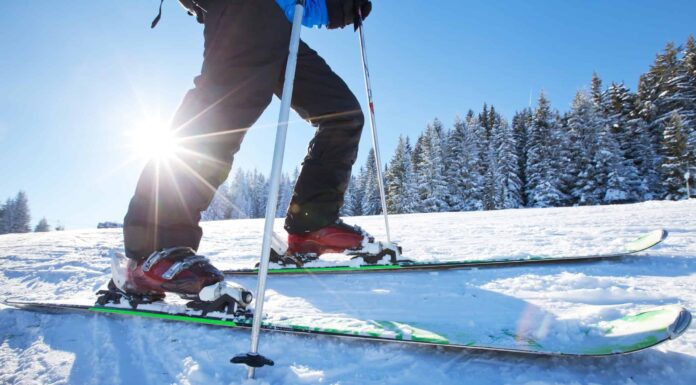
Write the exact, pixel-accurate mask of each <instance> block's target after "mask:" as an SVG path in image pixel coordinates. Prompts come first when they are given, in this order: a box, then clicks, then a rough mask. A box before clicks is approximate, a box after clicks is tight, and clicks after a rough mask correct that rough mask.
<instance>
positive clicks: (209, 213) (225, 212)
mask: <svg viewBox="0 0 696 385" xmlns="http://www.w3.org/2000/svg"><path fill="white" fill-rule="evenodd" d="M229 189H230V185H229V183H228V182H225V183H223V184H222V185H220V187H218V190H217V191H216V192H215V196H214V197H213V200H212V201H211V202H210V205H208V208H207V209H206V210H205V211H203V212H202V213H201V220H204V221H219V220H223V219H228V218H229V215H230V209H231V207H230V201H229V198H228V197H229Z"/></svg>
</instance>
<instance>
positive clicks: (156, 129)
mask: <svg viewBox="0 0 696 385" xmlns="http://www.w3.org/2000/svg"><path fill="white" fill-rule="evenodd" d="M128 136H129V137H130V147H131V149H132V151H133V153H134V155H135V156H137V157H138V158H141V159H154V160H167V159H170V158H171V157H173V156H174V155H175V154H176V152H177V151H178V150H179V140H178V139H177V137H176V135H175V134H174V131H172V130H171V129H170V127H169V124H168V123H166V122H164V121H160V120H157V119H147V120H143V121H141V122H139V123H138V124H136V125H135V127H134V128H133V130H132V131H130V132H129V134H128Z"/></svg>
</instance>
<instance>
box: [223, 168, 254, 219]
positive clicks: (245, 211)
mask: <svg viewBox="0 0 696 385" xmlns="http://www.w3.org/2000/svg"><path fill="white" fill-rule="evenodd" d="M229 201H230V203H231V213H230V218H231V219H243V218H251V209H252V208H251V207H252V206H251V205H252V202H251V198H250V194H249V185H248V180H247V173H245V172H244V171H243V170H241V169H238V170H237V172H236V173H235V174H234V178H233V181H232V184H231V186H230V189H229Z"/></svg>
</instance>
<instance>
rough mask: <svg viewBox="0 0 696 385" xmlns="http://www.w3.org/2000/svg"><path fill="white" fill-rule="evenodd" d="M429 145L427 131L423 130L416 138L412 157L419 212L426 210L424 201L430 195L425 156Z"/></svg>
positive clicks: (417, 210)
mask: <svg viewBox="0 0 696 385" xmlns="http://www.w3.org/2000/svg"><path fill="white" fill-rule="evenodd" d="M428 146H430V141H429V140H428V138H427V136H426V135H425V133H424V132H421V133H420V135H418V140H416V145H415V146H414V147H413V155H412V157H411V164H412V165H413V173H414V177H415V186H416V212H419V213H422V212H425V209H424V208H423V201H425V199H426V198H427V197H428V195H430V191H429V184H428V179H429V175H428V172H429V170H428V167H427V160H426V158H425V157H426V155H425V154H426V147H428Z"/></svg>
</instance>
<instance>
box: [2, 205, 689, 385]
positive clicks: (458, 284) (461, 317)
mask: <svg viewBox="0 0 696 385" xmlns="http://www.w3.org/2000/svg"><path fill="white" fill-rule="evenodd" d="M390 219H391V221H390V222H391V223H392V226H393V229H392V233H393V234H394V235H395V238H396V240H397V241H399V242H400V244H401V245H402V246H403V248H404V250H405V255H406V256H407V257H408V258H410V259H414V260H419V261H447V260H460V259H486V258H494V257H511V256H542V255H559V254H561V255H569V256H570V255H585V254H592V253H600V252H607V251H612V250H614V249H616V248H617V247H620V245H622V244H623V243H624V242H626V241H629V240H632V239H633V238H635V237H636V236H639V235H641V234H643V233H645V232H647V231H650V230H653V229H656V228H661V227H662V228H666V229H668V230H669V231H670V235H669V237H668V238H667V240H666V241H665V243H664V244H662V245H660V246H658V247H656V248H654V249H651V250H649V251H647V252H643V253H640V254H639V255H638V256H633V257H627V258H623V259H620V260H612V261H604V262H594V263H574V264H562V265H544V266H521V267H508V268H495V269H471V270H452V271H438V272H406V273H396V274H395V273H372V274H356V275H333V276H312V275H307V276H271V277H270V278H269V280H268V288H269V291H268V294H269V297H268V302H267V304H266V307H265V310H266V311H267V312H268V313H269V314H271V315H272V314H273V313H274V312H278V311H281V310H282V311H284V312H296V313H300V312H304V313H303V314H307V315H311V314H319V313H331V314H341V315H346V316H350V317H355V318H358V319H365V320H369V319H375V320H394V321H402V322H406V323H410V324H414V326H417V327H422V328H424V329H428V328H429V326H433V325H437V327H438V330H449V331H450V332H452V333H456V330H457V328H458V326H460V325H463V326H466V327H467V328H470V327H477V328H478V329H479V330H481V333H482V334H483V335H485V332H486V331H487V330H490V331H493V330H498V329H500V328H505V327H509V326H510V325H513V326H514V327H516V328H517V330H518V331H519V330H523V331H525V332H528V333H530V334H531V335H535V333H536V334H538V333H551V334H552V335H553V336H554V338H556V339H558V340H559V341H566V342H570V343H572V340H573V336H574V333H575V332H578V331H579V330H582V328H583V325H586V324H589V323H594V322H597V321H599V320H601V319H606V318H616V317H619V316H622V315H625V314H627V313H631V312H634V311H636V310H641V309H644V308H649V307H653V306H658V305H664V304H673V303H674V304H681V305H682V306H684V307H686V308H687V309H690V310H691V311H695V310H696V291H695V290H694V287H696V241H695V239H694V237H695V236H696V201H689V202H646V203H640V204H635V205H618V206H601V207H599V206H597V207H582V208H559V209H521V210H503V211H493V212H469V213H442V214H411V215H395V216H392V217H390ZM347 222H348V223H356V224H359V225H361V226H362V227H363V228H365V229H366V230H367V231H369V232H370V233H372V234H373V235H375V236H376V237H377V238H378V239H384V230H383V222H382V218H381V217H361V218H348V219H347ZM203 227H204V231H205V237H204V239H203V243H202V244H201V248H200V252H201V253H202V254H205V255H207V256H208V257H210V258H211V259H212V260H213V261H214V262H215V263H216V265H217V266H218V267H219V268H222V269H231V268H240V267H252V266H253V264H254V263H255V262H256V261H257V260H258V254H259V251H260V248H261V234H262V227H263V220H259V219H254V220H237V221H224V222H212V223H205V224H204V225H203ZM276 228H277V230H278V231H281V230H282V221H281V220H279V221H278V222H277V223H276ZM112 249H116V250H121V249H122V240H121V231H120V230H117V229H116V230H89V231H67V232H61V233H57V232H53V233H42V234H22V235H15V234H11V235H3V236H0V299H6V298H26V299H47V300H57V299H63V300H68V299H75V298H93V293H94V291H96V290H97V289H98V288H99V287H101V286H102V285H104V284H105V283H106V282H107V281H108V279H109V275H110V265H109V260H108V257H107V255H108V252H109V250H112ZM238 281H239V282H240V283H242V284H243V285H245V286H247V287H249V288H251V289H255V288H256V278H255V277H248V276H247V277H238ZM548 325H552V327H546V326H548ZM0 338H1V339H0V384H109V385H110V384H169V383H176V384H206V385H213V384H245V385H251V384H254V385H256V384H341V385H346V384H424V383H427V384H454V383H471V384H524V385H550V384H617V385H619V384H620V385H632V384H666V383H668V384H670V385H679V384H694V383H696V331H694V330H693V328H692V329H690V330H689V331H687V332H686V333H685V334H684V335H683V336H681V337H680V338H678V339H676V340H674V341H669V342H667V343H665V344H662V345H659V346H658V347H656V348H652V349H648V350H645V351H641V352H637V353H634V354H630V355H626V356H617V357H605V358H582V359H579V358H578V359H573V358H559V357H556V358H548V357H530V356H520V355H514V354H496V353H481V352H466V351H458V350H451V349H443V348H428V347H414V346H404V345H399V344H378V343H370V342H361V341H350V340H345V339H338V338H333V337H327V336H314V337H313V336H297V335H288V334H281V333H265V332H264V333H262V335H261V344H260V351H261V352H262V353H263V354H265V355H267V356H269V357H271V358H273V359H274V360H275V362H276V365H275V366H273V367H266V368H263V369H260V370H258V372H257V379H256V380H245V374H246V370H245V369H244V368H243V367H240V366H236V365H232V364H230V363H229V358H230V357H232V356H233V355H235V354H238V353H242V352H246V351H248V348H249V333H248V332H247V331H244V330H232V329H226V328H214V327H208V326H204V325H195V324H182V323H173V322H161V321H156V320H150V319H144V318H130V317H125V318H114V317H105V316H99V315H82V314H64V315H51V314H40V313H34V312H26V311H21V310H17V309H13V308H9V307H6V306H2V305H0Z"/></svg>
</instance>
